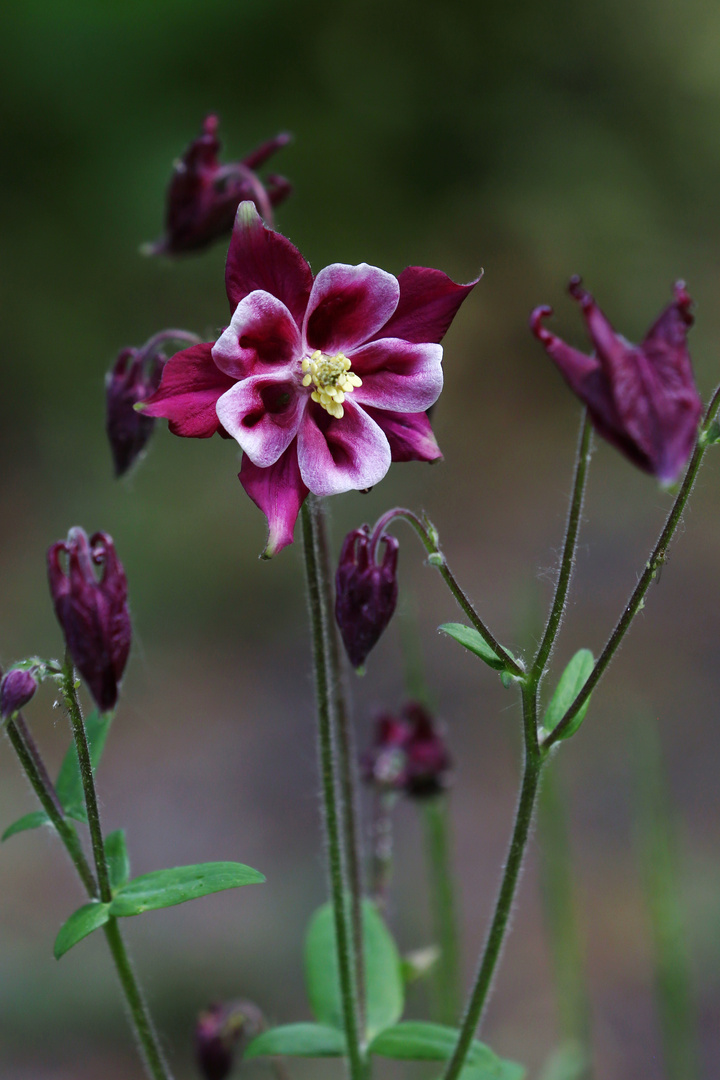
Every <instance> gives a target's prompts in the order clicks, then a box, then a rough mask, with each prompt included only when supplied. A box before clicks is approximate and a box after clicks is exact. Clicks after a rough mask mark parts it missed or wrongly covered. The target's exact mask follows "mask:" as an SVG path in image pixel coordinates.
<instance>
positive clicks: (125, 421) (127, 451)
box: [105, 347, 166, 476]
mask: <svg viewBox="0 0 720 1080" xmlns="http://www.w3.org/2000/svg"><path fill="white" fill-rule="evenodd" d="M165 360H166V357H165V356H164V355H163V354H162V353H160V352H155V353H153V354H152V355H148V354H147V352H146V351H145V349H144V347H143V348H140V349H123V350H122V352H121V353H120V354H119V356H118V358H117V360H116V361H115V363H114V365H113V367H112V368H111V370H110V371H108V373H107V376H106V378H105V399H106V413H105V430H106V431H107V437H108V439H109V441H110V449H111V451H112V456H113V464H114V466H115V475H116V476H123V475H124V473H126V472H127V471H128V469H129V468H130V467H131V466H132V465H133V464H134V463H135V461H136V460H137V459H138V457H139V456H140V454H141V453H142V452H143V450H144V449H145V446H146V445H147V442H148V440H149V438H150V436H151V435H152V433H153V428H154V427H155V421H154V420H153V418H152V416H143V414H142V413H140V412H138V411H137V410H136V409H135V405H136V404H137V402H138V401H142V400H143V399H144V398H147V397H149V396H150V394H153V393H154V392H155V391H156V390H157V388H158V386H159V385H160V376H161V375H162V369H163V365H164V363H165Z"/></svg>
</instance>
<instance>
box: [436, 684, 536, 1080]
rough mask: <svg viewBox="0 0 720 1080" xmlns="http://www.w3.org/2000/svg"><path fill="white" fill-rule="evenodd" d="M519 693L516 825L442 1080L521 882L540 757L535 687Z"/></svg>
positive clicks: (474, 1021)
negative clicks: (521, 740) (521, 753)
mask: <svg viewBox="0 0 720 1080" xmlns="http://www.w3.org/2000/svg"><path fill="white" fill-rule="evenodd" d="M522 693H523V727H524V734H525V766H524V770H523V782H522V788H521V790H520V799H519V802H518V807H517V812H516V815H515V825H514V827H513V833H512V839H511V841H510V848H509V850H508V856H507V861H506V863H505V870H504V872H503V876H502V881H501V883H500V892H499V895H498V898H497V902H496V904H495V911H494V914H493V918H492V922H491V924H490V930H489V932H488V936H487V940H486V942H485V947H484V949H483V953H482V957H481V960H480V965H479V968H478V972H477V975H476V977H475V982H474V984H473V989H472V992H471V994H470V999H469V1002H468V1006H467V1010H466V1012H465V1016H464V1018H463V1022H462V1025H461V1028H460V1036H459V1038H458V1042H457V1046H456V1047H455V1050H454V1051H453V1055H452V1057H451V1058H450V1061H449V1062H448V1065H447V1068H446V1070H445V1073H444V1074H443V1080H457V1077H458V1076H459V1075H460V1072H461V1070H462V1068H463V1066H464V1065H465V1061H466V1058H467V1054H468V1051H469V1049H470V1045H471V1043H472V1040H473V1036H474V1035H475V1030H476V1028H477V1026H478V1023H479V1022H480V1017H481V1015H482V1011H483V1007H484V1005H485V1002H486V1001H487V997H488V994H489V992H490V987H491V985H492V980H493V976H494V974H495V968H496V967H497V962H498V960H499V958H500V953H501V951H502V945H503V941H504V940H505V933H506V931H507V928H508V923H509V921H510V914H511V912H512V906H513V902H514V900H515V892H516V889H517V884H518V881H519V879H520V870H521V868H522V864H523V859H524V858H525V851H526V848H527V843H528V839H529V837H530V828H531V826H532V821H533V816H534V813H535V802H536V799H537V793H538V786H539V782H540V773H541V772H542V767H543V758H542V756H541V754H540V750H539V746H538V740H537V690H536V688H535V687H528V686H523V688H522Z"/></svg>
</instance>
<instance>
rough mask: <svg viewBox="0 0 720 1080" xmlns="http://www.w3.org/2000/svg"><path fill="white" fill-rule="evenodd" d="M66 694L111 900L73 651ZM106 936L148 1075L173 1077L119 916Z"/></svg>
mask: <svg viewBox="0 0 720 1080" xmlns="http://www.w3.org/2000/svg"><path fill="white" fill-rule="evenodd" d="M62 694H63V698H64V699H65V705H66V706H67V710H68V714H69V717H70V724H71V726H72V731H73V737H74V739H75V746H76V748H77V754H78V761H79V763H80V775H81V777H82V782H83V791H84V793H85V808H86V810H87V815H88V824H89V826H90V839H91V842H92V849H93V856H94V859H95V870H96V873H97V877H98V885H99V890H98V891H99V894H100V900H101V901H102V902H103V903H105V904H108V903H110V902H111V900H112V889H111V887H110V874H109V871H108V864H107V858H106V855H105V842H104V840H103V834H102V827H101V824H100V810H99V807H98V801H97V794H96V792H95V778H94V776H93V770H92V762H91V759H90V747H89V746H88V741H87V734H86V732H85V724H84V722H83V716H82V711H81V709H80V702H79V701H78V696H77V691H76V687H75V672H74V670H73V665H72V660H71V659H70V657H69V655H66V657H65V664H64V666H63V673H62ZM103 930H104V932H105V938H106V940H107V943H108V945H109V947H110V952H111V953H112V957H113V960H114V961H115V967H116V969H117V973H118V977H119V979H120V984H121V986H122V988H123V992H124V994H125V1000H126V1001H127V1005H128V1009H129V1011H130V1017H131V1022H132V1026H133V1028H134V1030H135V1034H136V1036H137V1039H138V1042H139V1044H140V1048H141V1052H142V1056H143V1058H144V1061H145V1064H146V1066H147V1070H148V1075H149V1076H151V1077H152V1080H172V1077H171V1074H170V1071H169V1069H168V1067H167V1065H166V1063H165V1061H164V1060H163V1056H162V1052H161V1050H160V1045H159V1042H158V1038H157V1034H156V1032H155V1030H154V1028H153V1024H152V1020H151V1019H150V1013H149V1012H148V1007H147V1004H146V1002H145V999H144V998H143V995H142V991H141V990H140V986H139V984H138V981H137V979H136V977H135V973H134V972H133V969H132V965H131V964H130V958H129V956H128V953H127V948H126V946H125V942H124V941H123V938H122V935H121V933H120V927H119V926H118V922H117V919H116V918H114V917H111V918H110V919H109V920H108V922H107V923H106V924H105V926H104V927H103Z"/></svg>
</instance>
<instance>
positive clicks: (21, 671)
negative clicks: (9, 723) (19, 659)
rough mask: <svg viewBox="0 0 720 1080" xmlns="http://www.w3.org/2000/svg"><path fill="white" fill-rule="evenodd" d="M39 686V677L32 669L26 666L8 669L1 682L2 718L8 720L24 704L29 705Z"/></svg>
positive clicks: (0, 703)
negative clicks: (27, 668)
mask: <svg viewBox="0 0 720 1080" xmlns="http://www.w3.org/2000/svg"><path fill="white" fill-rule="evenodd" d="M37 688H38V684H37V679H36V678H35V676H34V675H33V673H32V671H28V670H26V669H25V668H13V669H12V671H8V672H7V674H6V675H4V676H3V678H2V681H1V682H0V719H2V720H7V719H8V717H10V716H12V715H13V713H16V712H17V711H18V710H19V709H22V707H23V705H27V703H28V701H29V700H30V698H31V697H32V696H33V694H34V693H35V691H36V690H37Z"/></svg>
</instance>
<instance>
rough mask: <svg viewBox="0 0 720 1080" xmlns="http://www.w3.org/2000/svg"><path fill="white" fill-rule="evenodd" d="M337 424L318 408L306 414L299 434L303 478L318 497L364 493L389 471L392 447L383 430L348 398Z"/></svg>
mask: <svg viewBox="0 0 720 1080" xmlns="http://www.w3.org/2000/svg"><path fill="white" fill-rule="evenodd" d="M344 408H345V415H344V416H343V417H342V419H340V420H336V419H335V418H334V417H332V416H330V414H329V413H327V412H325V410H324V409H322V408H321V407H320V406H319V405H315V404H311V405H310V406H309V407H308V408H307V410H306V411H305V415H304V417H303V420H302V423H301V425H300V430H299V432H298V461H299V463H300V475H301V476H302V478H303V481H304V483H305V484H307V486H308V488H309V489H310V491H312V492H313V494H315V495H339V494H341V493H342V492H343V491H353V490H355V491H363V490H364V489H365V488H370V487H373V485H374V484H377V483H379V481H380V480H382V478H383V477H384V476H385V474H386V472H387V471H388V469H389V468H390V462H391V455H390V444H389V442H388V440H387V438H386V436H385V435H384V434H383V431H382V429H381V428H380V426H379V425H378V424H376V423H375V421H374V420H373V419H372V418H371V417H370V416H368V414H367V413H366V412H365V411H364V410H363V409H361V408H360V407H359V406H358V405H353V404H352V402H351V401H350V399H349V398H346V399H345V403H344Z"/></svg>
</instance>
